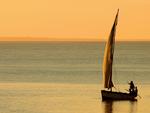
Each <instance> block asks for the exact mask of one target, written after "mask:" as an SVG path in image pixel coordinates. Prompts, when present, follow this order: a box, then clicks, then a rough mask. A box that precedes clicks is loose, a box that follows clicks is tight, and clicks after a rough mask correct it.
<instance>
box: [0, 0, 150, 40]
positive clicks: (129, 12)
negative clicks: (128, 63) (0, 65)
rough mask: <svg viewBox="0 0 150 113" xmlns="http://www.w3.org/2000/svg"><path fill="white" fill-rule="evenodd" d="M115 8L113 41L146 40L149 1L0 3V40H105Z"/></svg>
mask: <svg viewBox="0 0 150 113" xmlns="http://www.w3.org/2000/svg"><path fill="white" fill-rule="evenodd" d="M118 8H119V9H120V14H119V22H118V27H117V40H127V41H128V40H141V41H143V40H144V41H145V40H150V0H1V1H0V37H1V38H0V40H8V41H9V40H20V41H22V40H26V41H27V40H37V41H38V40H53V41H54V40H57V41H62V40H71V41H72V40H82V41H88V40H100V41H101V40H105V39H106V38H107V37H108V35H109V32H110V29H111V26H112V23H113V21H114V17H115V14H116V12H117V9H118ZM16 37H17V38H16ZM27 37H28V38H27ZM31 37H32V38H31ZM43 37H46V38H43Z"/></svg>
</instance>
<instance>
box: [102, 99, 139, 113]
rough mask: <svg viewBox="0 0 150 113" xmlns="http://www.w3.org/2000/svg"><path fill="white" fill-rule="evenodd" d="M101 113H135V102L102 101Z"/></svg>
mask: <svg viewBox="0 0 150 113" xmlns="http://www.w3.org/2000/svg"><path fill="white" fill-rule="evenodd" d="M102 108H103V113H116V112H118V113H119V112H123V113H137V101H103V102H102Z"/></svg>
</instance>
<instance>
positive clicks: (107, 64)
mask: <svg viewBox="0 0 150 113" xmlns="http://www.w3.org/2000/svg"><path fill="white" fill-rule="evenodd" d="M118 13H119V10H118V12H117V14H116V18H115V21H114V24H113V26H112V29H111V32H110V35H109V38H108V41H107V43H106V47H105V53H104V60H103V81H104V88H108V89H111V88H112V87H113V86H114V85H113V82H112V64H113V55H114V46H115V34H116V26H117V21H118Z"/></svg>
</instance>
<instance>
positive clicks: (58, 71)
mask: <svg viewBox="0 0 150 113" xmlns="http://www.w3.org/2000/svg"><path fill="white" fill-rule="evenodd" d="M104 45H105V44H104V43H102V42H93V43H89V42H76V43H75V42H74V43H73V42H0V113H149V112H150V109H149V106H148V105H149V104H150V91H149V88H150V74H149V73H150V69H149V67H150V42H117V43H116V48H115V58H114V69H113V80H114V83H115V84H116V87H117V88H118V89H119V90H121V91H122V90H123V91H125V89H127V88H128V84H127V83H128V82H129V81H130V80H133V81H134V82H135V83H136V85H137V86H138V87H139V93H140V96H141V98H140V97H139V98H138V101H137V102H130V101H116V102H102V101H101V96H100V90H101V89H102V84H101V83H102V72H101V71H102V70H101V68H102V60H103V52H104Z"/></svg>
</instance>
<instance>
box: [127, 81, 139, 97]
mask: <svg viewBox="0 0 150 113" xmlns="http://www.w3.org/2000/svg"><path fill="white" fill-rule="evenodd" d="M129 84H130V88H129V93H130V94H131V95H137V92H138V89H137V87H135V86H134V83H133V81H131V82H130V83H129Z"/></svg>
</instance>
